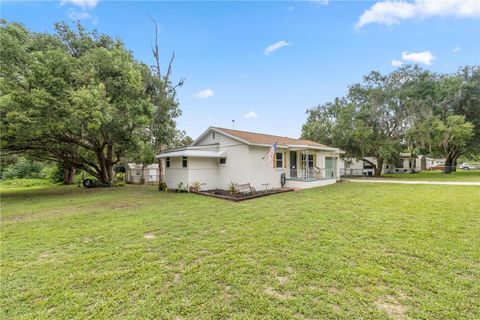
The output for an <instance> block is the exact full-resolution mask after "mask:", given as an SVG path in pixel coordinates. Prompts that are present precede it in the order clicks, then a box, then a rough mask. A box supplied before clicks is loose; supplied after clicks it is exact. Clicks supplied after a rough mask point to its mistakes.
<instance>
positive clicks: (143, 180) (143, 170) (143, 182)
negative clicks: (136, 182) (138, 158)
mask: <svg viewBox="0 0 480 320" xmlns="http://www.w3.org/2000/svg"><path fill="white" fill-rule="evenodd" d="M140 183H141V184H145V163H142V176H141V178H140Z"/></svg>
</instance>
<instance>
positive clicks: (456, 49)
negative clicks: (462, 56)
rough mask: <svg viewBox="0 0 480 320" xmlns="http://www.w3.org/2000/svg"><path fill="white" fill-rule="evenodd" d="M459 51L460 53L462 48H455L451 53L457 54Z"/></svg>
mask: <svg viewBox="0 0 480 320" xmlns="http://www.w3.org/2000/svg"><path fill="white" fill-rule="evenodd" d="M460 51H462V48H460V47H455V48H453V49H452V52H453V53H457V52H460Z"/></svg>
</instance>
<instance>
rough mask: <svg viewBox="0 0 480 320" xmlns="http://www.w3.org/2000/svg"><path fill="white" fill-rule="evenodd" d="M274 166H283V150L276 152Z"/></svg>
mask: <svg viewBox="0 0 480 320" xmlns="http://www.w3.org/2000/svg"><path fill="white" fill-rule="evenodd" d="M275 168H283V152H277V154H276V156H275Z"/></svg>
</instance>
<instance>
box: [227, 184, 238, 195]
mask: <svg viewBox="0 0 480 320" xmlns="http://www.w3.org/2000/svg"><path fill="white" fill-rule="evenodd" d="M228 192H230V193H231V194H235V193H237V192H238V190H237V184H236V183H235V182H233V181H232V182H230V184H229V185H228Z"/></svg>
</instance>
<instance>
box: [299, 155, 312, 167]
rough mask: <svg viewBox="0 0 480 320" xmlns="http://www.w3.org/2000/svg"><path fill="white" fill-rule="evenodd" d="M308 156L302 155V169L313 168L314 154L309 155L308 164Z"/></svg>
mask: <svg viewBox="0 0 480 320" xmlns="http://www.w3.org/2000/svg"><path fill="white" fill-rule="evenodd" d="M306 159H307V156H306V155H304V154H302V168H305V167H307V168H313V165H314V163H313V162H314V161H313V154H309V155H308V162H307V160H306Z"/></svg>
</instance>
